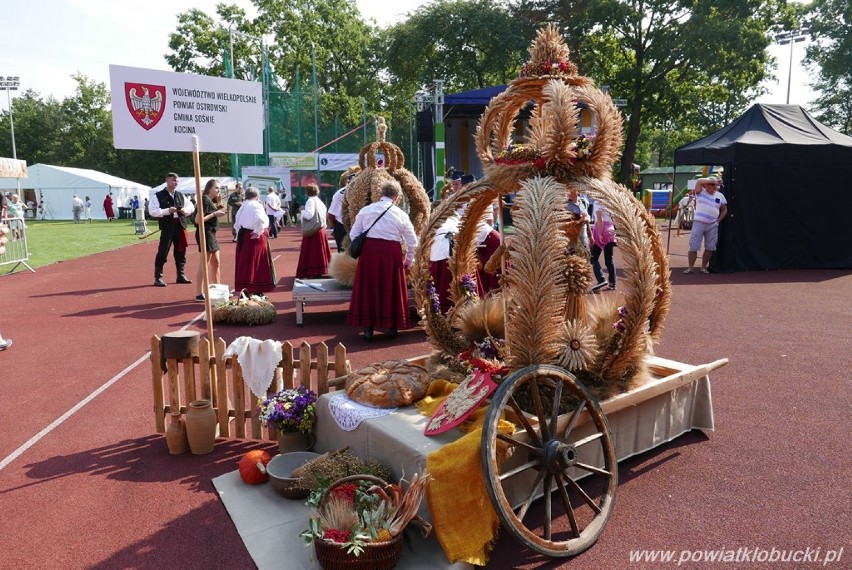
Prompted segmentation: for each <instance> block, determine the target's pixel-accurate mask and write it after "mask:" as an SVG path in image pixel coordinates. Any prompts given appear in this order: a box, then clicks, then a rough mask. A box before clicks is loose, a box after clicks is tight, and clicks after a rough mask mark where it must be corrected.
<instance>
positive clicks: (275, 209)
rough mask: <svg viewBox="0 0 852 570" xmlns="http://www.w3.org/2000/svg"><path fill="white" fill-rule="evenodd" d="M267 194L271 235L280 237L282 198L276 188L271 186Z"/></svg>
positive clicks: (267, 213)
mask: <svg viewBox="0 0 852 570" xmlns="http://www.w3.org/2000/svg"><path fill="white" fill-rule="evenodd" d="M267 192H268V193H267V195H266V215H267V216H269V237H270V238H272V239H275V238H277V237H278V220H279V219H280V217H281V215H282V212H281V198H279V197H278V193H277V192H276V191H275V188H274V187H272V186H270V187H269V190H268V191H267Z"/></svg>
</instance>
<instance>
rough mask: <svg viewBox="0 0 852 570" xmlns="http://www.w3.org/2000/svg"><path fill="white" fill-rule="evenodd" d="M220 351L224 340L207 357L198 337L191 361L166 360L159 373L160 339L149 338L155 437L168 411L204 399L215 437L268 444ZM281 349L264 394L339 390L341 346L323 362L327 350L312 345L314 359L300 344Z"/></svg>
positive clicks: (269, 435) (271, 435)
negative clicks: (215, 429) (297, 389)
mask: <svg viewBox="0 0 852 570" xmlns="http://www.w3.org/2000/svg"><path fill="white" fill-rule="evenodd" d="M225 348H226V345H225V341H224V340H223V339H221V338H220V339H218V340H217V341H216V351H215V354H216V356H215V357H211V356H210V345H209V343H208V341H207V339H204V338H202V339H200V340H199V343H198V353H199V355H198V356H197V357H194V358H184V359H181V360H177V359H167V360H166V368H167V370H166V372H165V373H163V371H162V369H161V368H160V337H158V336H156V335H155V336H153V337H151V379H152V382H153V388H154V425H155V429H156V432H157V433H165V431H166V417H167V416H168V415H169V414H171V413H172V412H173V411H178V412H180V413H181V414H185V413H186V410H187V407H188V405H189V403H190V402H192V401H194V400H198V399H204V400H210V401H212V402H213V407H214V408H215V410H216V416H217V418H218V421H219V437H224V438H240V439H244V438H250V439H270V440H274V439H276V438H277V437H278V434H277V433H276V432H275V430H274V429H265V428H264V427H263V425H262V424H261V422H260V419H259V418H258V417H257V402H256V398H255V396H254V394H252V393H251V391H250V390H249V389H248V388H247V386H246V385H245V382H244V380H243V375H242V370H241V368H240V365H239V363H238V362H237V357H235V356H232V357H228V358H223V357H222V356H221V355H223V354H224V353H225ZM281 350H282V358H281V362H279V364H278V367H277V368H276V369H275V375H274V377H273V380H272V384H271V385H270V387H269V390H268V391H267V393H268V394H273V393H275V392H277V391H279V390H281V389H284V388H294V387H296V386H305V387H307V388H310V389H311V390H313V391H315V392H317V393H318V394H325V393H326V392H329V391H333V390H336V389H337V388H339V387H341V386H342V385H343V383H344V382H345V376H346V375H347V374H349V372H350V371H351V366H350V363H349V360H348V359H347V357H346V347H345V346H344V345H342V344H338V345H337V346H335V348H334V354H333V357H334V358H333V360H329V350H328V346H327V345H326V344H325V343H323V342H321V343H319V344H318V345H316V359H312V358H311V354H312V352H313V349H312V347H311V345H309V344H308V343H306V342H303V343H302V344H301V345H300V346H299V349H298V351H297V352H295V351H294V348H293V345H292V344H291V343H290V342H289V341H285V342H284V343H282V347H281ZM297 371H298V372H297ZM220 403H224V404H223V405H220ZM247 424H248V428H247ZM264 431H266V433H265V434H264Z"/></svg>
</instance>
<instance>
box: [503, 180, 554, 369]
mask: <svg viewBox="0 0 852 570" xmlns="http://www.w3.org/2000/svg"><path fill="white" fill-rule="evenodd" d="M564 201H565V187H564V186H563V185H561V184H559V183H558V182H556V181H555V180H554V179H553V178H549V177H548V178H539V177H536V178H533V179H531V180H527V181H525V182H523V184H522V188H521V192H519V193H518V197H517V198H516V201H515V214H514V221H515V224H514V225H515V232H514V233H513V235H512V240H511V242H509V243H508V252H509V260H510V262H511V270H510V271H508V272H507V274H506V275H505V276H504V280H505V283H506V286H507V287H508V288H509V289H510V290H511V291H512V297H511V299H509V303H508V315H507V317H508V322H510V323H511V326H510V327H508V330H507V331H506V349H507V354H508V356H507V360H508V362H509V364H510V365H512V366H514V367H517V368H520V367H523V366H527V365H530V364H553V363H555V362H556V360H557V358H558V356H559V352H560V349H561V346H560V344H559V331H560V329H561V325H562V323H563V322H564V318H563V308H564V303H565V299H566V297H567V295H568V287H567V284H566V283H565V281H564V277H563V272H562V265H563V263H564V258H563V257H562V255H561V252H563V251H565V248H566V247H567V244H568V240H567V238H566V237H565V235H564V233H562V232H561V231H559V229H560V228H561V227H562V226H563V225H564V224H565V221H566V217H567V213H566V211H565V208H564Z"/></svg>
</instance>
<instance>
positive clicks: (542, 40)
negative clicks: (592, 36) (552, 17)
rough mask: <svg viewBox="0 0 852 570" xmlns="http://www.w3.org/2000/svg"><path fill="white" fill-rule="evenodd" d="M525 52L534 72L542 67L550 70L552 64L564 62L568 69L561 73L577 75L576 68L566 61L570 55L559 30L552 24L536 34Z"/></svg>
mask: <svg viewBox="0 0 852 570" xmlns="http://www.w3.org/2000/svg"><path fill="white" fill-rule="evenodd" d="M527 52H528V53H529V54H530V61H529V64H530V65H532V66H534V68H535V70H539V69H540V68H542V67H545V68H551V69H552V67H551V66H552V64H553V63H559V62H566V63H568V64H569V65H570V67H569V69H568V70H567V71H565V72H563V73H565V74H566V75H576V74H577V66H576V65H574V64H572V63H570V62H569V61H568V55H569V54H570V52H569V50H568V46H567V45H565V40H564V39H562V34H560V33H559V28H558V27H556V26H555V25H553V24H548V25H547V26H545V27H544V28H542V29H540V30H539V31H538V32H537V33H536V35H535V39H534V40H533V41H532V42H531V43H530V47H529V48H527ZM555 71H556V70H554V72H553V74H554V75H555V74H556V72H555Z"/></svg>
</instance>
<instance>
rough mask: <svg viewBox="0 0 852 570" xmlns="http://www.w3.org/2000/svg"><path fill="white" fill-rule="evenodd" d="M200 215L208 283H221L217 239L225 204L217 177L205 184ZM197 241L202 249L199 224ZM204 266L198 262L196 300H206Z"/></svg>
mask: <svg viewBox="0 0 852 570" xmlns="http://www.w3.org/2000/svg"><path fill="white" fill-rule="evenodd" d="M197 215H198V216H203V217H204V247H205V249H206V250H207V277H208V279H207V283H208V284H210V283H220V282H221V281H222V278H221V272H220V269H219V267H220V262H219V261H220V260H219V240H217V239H216V232H217V231H218V230H219V218H221V217H224V216H225V205H224V204H223V203H222V196H221V195H220V194H219V183H218V182H217V181H216V179H215V178H211V179H210V180H208V181H207V184H205V186H204V193H203V194H202V195H201V208H200V209H199V210H198V214H197ZM195 243H197V244H198V251H199V252H200V251H201V235H200V232H199V228H198V226H196V228H195ZM204 266H205V264H204V263H203V262H200V263H199V264H198V273H197V274H196V276H195V293H196V295H195V300H196V301H200V302H202V303H203V302H204V293H203V292H202V290H201V289H202V287H203V286H204Z"/></svg>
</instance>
